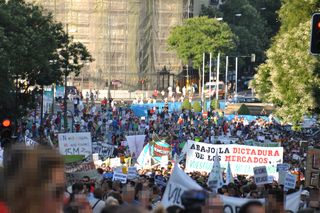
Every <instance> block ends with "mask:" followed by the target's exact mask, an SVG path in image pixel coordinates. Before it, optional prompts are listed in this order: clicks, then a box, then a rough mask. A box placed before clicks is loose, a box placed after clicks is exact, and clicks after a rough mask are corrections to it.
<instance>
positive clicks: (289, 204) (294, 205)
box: [285, 189, 302, 213]
mask: <svg viewBox="0 0 320 213" xmlns="http://www.w3.org/2000/svg"><path fill="white" fill-rule="evenodd" d="M301 191H302V190H301V189H300V190H299V191H297V192H295V193H292V194H288V195H287V196H286V203H285V205H286V210H287V212H288V211H289V212H292V213H296V212H298V210H299V204H300V196H301Z"/></svg>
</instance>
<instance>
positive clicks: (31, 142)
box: [24, 136, 38, 146]
mask: <svg viewBox="0 0 320 213" xmlns="http://www.w3.org/2000/svg"><path fill="white" fill-rule="evenodd" d="M24 140H25V143H26V146H35V145H38V143H37V142H35V141H34V140H32V139H31V138H28V137H27V136H25V138H24Z"/></svg>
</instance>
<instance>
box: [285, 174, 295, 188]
mask: <svg viewBox="0 0 320 213" xmlns="http://www.w3.org/2000/svg"><path fill="white" fill-rule="evenodd" d="M296 180H297V177H296V176H295V175H293V174H290V173H287V174H286V176H285V179H284V190H285V191H288V190H289V189H294V188H296Z"/></svg>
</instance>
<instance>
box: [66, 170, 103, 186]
mask: <svg viewBox="0 0 320 213" xmlns="http://www.w3.org/2000/svg"><path fill="white" fill-rule="evenodd" d="M84 176H88V177H89V178H90V179H93V180H95V179H97V178H98V176H99V174H98V172H97V170H95V169H92V170H87V171H79V172H72V173H66V178H67V182H68V184H72V183H74V182H77V181H80V180H82V178H83V177H84Z"/></svg>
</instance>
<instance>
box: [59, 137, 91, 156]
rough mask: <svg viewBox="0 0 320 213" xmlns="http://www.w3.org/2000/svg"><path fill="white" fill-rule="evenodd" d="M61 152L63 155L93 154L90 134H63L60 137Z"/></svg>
mask: <svg viewBox="0 0 320 213" xmlns="http://www.w3.org/2000/svg"><path fill="white" fill-rule="evenodd" d="M58 140H59V151H60V154H62V155H84V156H88V155H91V154H92V143H91V133H90V132H79V133H63V134H59V135H58Z"/></svg>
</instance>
